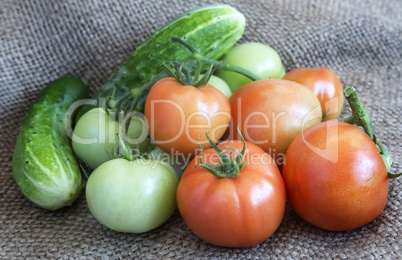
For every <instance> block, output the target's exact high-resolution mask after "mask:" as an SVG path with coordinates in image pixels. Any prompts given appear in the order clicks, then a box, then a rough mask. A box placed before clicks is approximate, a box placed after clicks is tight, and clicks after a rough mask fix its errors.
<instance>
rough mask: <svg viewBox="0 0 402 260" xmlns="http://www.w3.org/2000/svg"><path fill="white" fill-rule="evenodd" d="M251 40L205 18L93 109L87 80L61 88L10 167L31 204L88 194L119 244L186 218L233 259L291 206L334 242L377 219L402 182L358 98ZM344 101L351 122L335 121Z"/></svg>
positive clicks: (224, 9) (206, 14)
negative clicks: (120, 236) (126, 235)
mask: <svg viewBox="0 0 402 260" xmlns="http://www.w3.org/2000/svg"><path fill="white" fill-rule="evenodd" d="M244 29H245V18H244V16H243V15H242V14H241V13H240V12H238V11H237V10H235V9H234V8H232V7H230V6H228V5H211V6H204V7H200V8H197V9H194V10H190V11H188V12H186V13H183V14H182V15H180V16H178V17H177V18H176V19H174V20H173V21H171V22H170V23H168V24H167V25H165V26H164V27H163V28H161V29H159V30H158V31H157V32H156V33H155V34H154V35H153V36H152V37H151V38H150V39H148V40H147V41H146V42H145V43H143V44H142V45H141V46H140V47H138V48H137V50H136V51H135V52H134V53H133V54H132V55H131V56H130V57H129V58H128V60H127V61H126V62H125V63H124V64H123V65H122V66H121V68H120V69H119V70H118V71H117V72H116V73H114V74H113V75H112V76H111V78H110V80H109V81H108V82H107V83H106V84H105V85H104V86H102V87H101V88H100V89H99V91H98V92H97V93H96V94H95V96H94V97H92V99H90V100H88V99H85V98H86V97H87V95H88V94H87V93H88V90H87V82H85V81H82V80H80V79H77V78H74V77H71V76H67V77H63V78H60V79H57V80H55V81H54V82H52V83H50V84H49V85H48V86H47V87H46V88H45V89H44V90H43V91H42V92H41V93H40V94H39V96H38V97H37V100H36V101H35V102H34V104H33V105H32V106H31V108H30V109H29V112H28V113H27V115H26V118H25V120H24V122H23V123H22V126H21V128H20V134H19V136H18V138H17V143H16V148H15V151H14V154H13V160H12V166H13V178H14V180H15V181H16V183H17V184H18V186H19V187H20V189H21V191H22V192H23V194H24V195H25V196H26V197H27V198H28V199H29V200H30V201H32V202H33V203H34V204H36V205H37V206H39V207H42V208H44V209H49V210H57V209H59V208H62V207H65V206H69V205H71V204H72V203H73V202H74V200H75V199H76V198H77V197H78V196H79V194H80V192H81V190H82V189H85V194H86V201H87V203H88V207H89V210H90V212H91V213H92V214H93V216H94V217H95V218H96V219H97V220H98V221H99V222H100V223H102V224H103V225H105V226H106V227H108V228H110V229H113V230H116V231H120V232H132V233H141V232H147V231H150V230H152V229H155V228H157V227H159V226H160V225H162V224H163V223H165V222H166V221H167V220H168V219H169V218H170V217H171V215H172V214H173V212H174V211H175V210H176V209H177V208H178V210H179V212H180V214H181V216H182V217H183V219H184V221H185V223H186V224H187V225H188V227H189V228H190V229H191V230H192V231H193V232H194V233H195V234H196V235H197V236H198V237H200V238H201V239H203V240H205V241H207V242H209V243H212V244H215V245H219V246H228V247H249V246H253V245H256V244H258V243H261V242H263V241H265V240H266V239H267V238H268V237H270V236H271V235H272V234H273V233H274V232H275V231H276V229H277V228H278V226H279V225H280V223H281V221H282V219H283V217H284V212H285V205H286V201H288V202H289V203H290V205H291V207H292V208H293V209H294V211H295V212H296V213H297V214H298V215H299V216H300V217H301V218H303V219H304V220H305V221H307V222H309V223H311V224H312V225H315V226H317V227H320V228H323V229H327V230H333V231H343V230H350V229H354V228H357V227H360V226H363V225H365V224H367V223H369V222H371V221H372V220H374V219H375V218H376V217H377V216H378V215H379V214H380V213H381V212H382V211H383V209H384V207H385V205H386V203H387V195H388V183H389V179H390V178H395V177H398V176H399V175H401V174H393V173H391V165H392V163H393V161H392V157H391V155H390V154H389V152H388V151H387V149H386V147H385V146H384V145H383V144H381V143H380V142H378V140H377V138H376V136H375V134H374V133H373V129H372V125H371V122H370V119H369V117H368V114H367V112H366V110H365V109H364V107H363V105H362V104H361V103H360V101H359V99H358V96H357V93H356V90H355V89H354V88H353V87H347V88H345V89H344V90H343V88H342V84H341V81H340V80H339V78H338V77H337V76H336V74H335V73H334V72H333V71H331V70H330V69H327V68H317V69H315V68H298V69H295V70H292V71H289V72H287V73H286V71H285V68H284V66H283V64H282V61H281V58H280V56H279V55H278V53H277V52H276V51H275V50H274V49H273V48H271V47H270V46H268V45H266V44H263V43H257V42H249V43H243V44H237V45H236V46H234V45H235V44H236V42H237V41H238V40H239V39H240V38H241V36H242V34H243V32H244ZM344 96H345V97H346V99H347V101H348V103H349V106H350V111H351V115H350V117H347V118H344V119H338V117H339V115H340V114H341V111H342V107H343V102H344ZM80 169H81V170H82V171H83V173H85V174H84V175H85V176H86V178H87V180H86V181H84V180H83V179H84V177H81V170H80ZM85 169H87V170H85ZM88 169H91V170H92V173H90V175H89V177H88V176H87V175H88V173H87V172H88Z"/></svg>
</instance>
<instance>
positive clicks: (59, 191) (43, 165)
mask: <svg viewBox="0 0 402 260" xmlns="http://www.w3.org/2000/svg"><path fill="white" fill-rule="evenodd" d="M87 95H88V88H87V86H86V84H85V83H84V82H82V81H81V80H79V79H77V78H74V77H70V76H66V77H63V78H60V79H57V80H55V81H53V82H51V83H50V84H49V85H48V86H47V87H46V88H45V89H44V90H43V91H42V92H41V93H40V94H39V95H38V97H37V99H36V101H35V102H34V103H33V104H32V106H31V107H30V109H29V111H28V113H27V114H26V116H25V119H24V121H23V123H22V125H21V127H20V133H19V135H18V137H17V142H16V146H15V150H14V153H13V157H12V169H13V174H12V177H13V179H14V180H15V181H16V183H17V184H18V186H19V188H20V189H21V191H22V193H23V194H24V195H25V196H26V197H27V198H28V199H29V200H30V201H32V202H33V203H34V204H36V205H37V206H39V207H41V208H44V209H49V210H56V209H59V208H61V207H64V206H69V205H71V204H72V203H73V201H74V200H75V199H76V198H77V196H78V195H79V192H80V190H81V188H82V180H81V173H80V170H79V167H78V164H77V161H76V160H75V157H74V154H73V151H72V148H71V140H70V137H69V136H68V134H67V131H66V127H65V124H67V123H69V122H67V121H68V120H65V118H66V116H68V115H67V114H66V113H67V110H68V108H69V106H70V105H71V104H72V103H74V102H75V101H77V100H79V99H82V98H85V97H87Z"/></svg>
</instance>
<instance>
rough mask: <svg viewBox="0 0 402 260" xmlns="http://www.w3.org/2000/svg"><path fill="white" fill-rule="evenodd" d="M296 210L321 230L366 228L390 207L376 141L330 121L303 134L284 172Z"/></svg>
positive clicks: (292, 146)
mask: <svg viewBox="0 0 402 260" xmlns="http://www.w3.org/2000/svg"><path fill="white" fill-rule="evenodd" d="M282 174H283V178H284V181H285V185H286V191H287V197H288V201H289V203H290V205H291V206H292V208H293V209H294V211H295V212H296V213H297V214H298V215H299V216H300V217H301V218H303V219H304V220H306V221H307V222H309V223H311V224H312V225H315V226H317V227H320V228H323V229H327V230H333V231H343V230H350V229H354V228H357V227H361V226H363V225H365V224H367V223H369V222H371V221H372V220H374V219H375V218H376V217H377V216H378V215H379V214H380V213H381V212H382V210H383V209H384V207H385V205H386V203H387V197H388V174H387V169H386V166H385V164H384V161H383V159H382V158H381V155H380V153H379V150H378V149H377V147H376V145H375V144H374V142H373V141H372V140H371V139H370V137H369V136H368V135H367V134H366V133H365V132H364V131H362V130H361V129H360V128H358V127H356V126H354V125H350V124H347V123H342V122H337V121H327V122H323V123H320V124H317V125H314V126H312V127H311V128H309V129H307V130H306V131H305V132H304V133H303V134H300V135H299V136H298V137H297V138H296V139H295V140H294V141H293V142H292V144H291V145H290V147H289V149H288V151H287V153H286V163H285V164H284V166H283V169H282Z"/></svg>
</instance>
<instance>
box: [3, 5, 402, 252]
mask: <svg viewBox="0 0 402 260" xmlns="http://www.w3.org/2000/svg"><path fill="white" fill-rule="evenodd" d="M118 2H120V3H118ZM212 2H214V1H196V0H186V1H153V0H152V1H134V0H132V1H112V0H107V1H96V0H86V1H73V0H70V1H45V0H44V1H41V0H31V1H29V0H25V1H24V0H1V2H0V3H1V9H0V106H1V113H0V117H1V119H0V125H1V128H0V135H1V137H0V140H1V148H0V156H1V158H0V167H1V170H0V258H3V259H12V258H149V259H159V258H208V259H209V258H233V259H238V258H247V259H248V258H252V259H255V258H263V259H265V258H293V259H298V258H335V259H339V258H342V259H344V258H364V259H366V258H367V259H376V258H379V257H385V258H389V259H396V258H400V257H401V256H402V239H401V236H402V224H401V221H402V214H401V209H402V205H401V201H402V187H401V185H400V184H401V180H398V179H396V180H391V181H390V192H389V201H388V204H387V206H386V208H385V210H384V212H383V213H382V214H381V215H380V216H379V217H378V218H377V219H376V220H375V221H373V222H372V223H370V224H368V225H366V226H364V227H362V228H359V229H356V230H353V231H349V232H328V231H324V230H321V229H318V228H315V227H313V226H311V225H309V224H307V223H305V222H304V221H302V220H301V219H300V218H299V217H298V216H297V215H296V214H295V213H294V212H293V211H292V210H291V209H290V208H289V207H288V208H287V210H286V213H285V217H284V220H283V222H282V224H281V226H280V227H279V229H278V230H277V232H276V233H275V234H274V235H273V236H272V237H271V238H269V239H268V240H266V241H265V242H264V243H261V244H259V245H257V246H255V247H252V248H247V249H232V248H220V247H215V246H212V245H210V244H207V243H205V242H203V241H201V240H200V239H198V238H197V237H196V236H195V235H194V234H192V232H191V231H190V230H189V229H188V228H187V226H186V225H185V223H184V222H183V220H182V219H181V217H180V214H179V213H178V212H176V213H175V214H174V215H173V216H172V217H171V218H170V220H169V221H168V222H167V223H166V224H164V225H163V226H162V227H160V228H158V229H156V230H154V231H151V232H148V233H145V234H124V233H118V232H114V231H111V230H109V229H107V228H105V227H104V226H102V225H101V224H99V223H98V222H97V221H96V220H95V219H94V217H92V215H91V214H90V212H89V210H88V208H87V205H86V202H85V196H84V194H82V195H81V196H80V197H79V198H78V200H77V201H76V203H75V204H74V205H73V206H71V207H68V208H64V209H61V210H58V211H56V212H50V211H45V210H42V209H39V208H37V207H35V206H34V205H32V204H31V203H29V202H28V201H27V200H26V199H25V198H24V197H23V195H22V193H21V192H20V191H19V189H18V187H17V185H16V184H15V183H14V181H13V180H12V178H11V155H12V152H13V149H14V145H15V139H16V136H17V134H18V127H19V125H20V124H21V122H22V120H23V117H24V114H25V113H26V112H27V109H28V107H29V105H30V103H31V102H32V101H33V100H34V99H35V96H36V94H37V93H38V92H39V91H40V89H41V88H43V87H44V86H45V84H46V83H48V82H50V81H52V80H54V79H56V78H57V77H60V76H63V75H65V74H73V75H75V76H79V77H83V76H84V74H86V73H89V74H90V75H91V81H90V87H91V91H92V93H93V92H94V91H95V90H96V89H97V88H98V87H99V86H100V85H101V84H102V83H104V82H106V80H107V79H108V77H109V75H110V74H111V73H112V72H113V71H115V70H116V69H117V68H118V67H119V65H120V64H121V63H122V62H123V61H124V60H125V59H126V58H127V57H128V56H129V54H130V53H131V52H132V51H133V50H134V49H135V47H136V46H138V45H140V44H141V43H142V42H143V41H144V40H145V39H146V38H147V37H149V36H150V35H151V34H152V33H153V32H154V31H155V30H156V29H157V28H159V27H161V26H163V25H164V24H165V23H166V22H168V21H169V20H171V19H172V18H174V17H175V16H176V15H178V14H179V13H181V12H183V11H186V10H188V9H190V8H193V7H195V6H200V5H204V4H209V3H212ZM224 2H225V3H228V4H231V5H232V6H234V7H236V8H238V10H240V11H241V12H243V13H244V14H245V15H246V18H247V27H246V31H245V33H244V37H243V38H242V39H241V42H245V41H261V42H264V43H267V44H269V45H271V46H273V47H274V48H275V49H276V50H277V51H278V52H279V53H280V55H281V57H282V59H283V61H284V64H285V67H286V69H287V70H290V69H292V68H295V67H300V66H311V67H318V66H326V67H329V68H331V69H333V70H334V71H335V72H336V73H337V74H338V75H339V77H340V79H341V81H342V83H343V84H344V86H346V85H348V84H353V85H355V86H356V87H357V89H358V91H359V93H360V97H361V100H362V102H363V103H364V104H365V105H366V108H367V110H368V112H369V113H370V115H371V118H372V120H373V124H374V129H375V133H376V134H377V136H378V137H379V138H380V139H381V140H382V141H383V142H384V143H385V144H386V145H388V147H389V150H390V152H391V153H392V154H393V155H394V159H395V167H394V169H395V171H399V172H400V171H401V170H402V167H401V161H402V157H401V155H400V154H401V148H402V145H401V143H402V137H401V129H402V124H401V121H399V119H400V118H401V117H402V112H401V105H402V87H401V73H402V13H401V10H402V1H400V0H387V1H376V0H361V1H336V0H333V1H318V0H317V1H312V0H311V1H310V0H303V1H291V0H271V1H262V0H261V1H252V0H250V1H224Z"/></svg>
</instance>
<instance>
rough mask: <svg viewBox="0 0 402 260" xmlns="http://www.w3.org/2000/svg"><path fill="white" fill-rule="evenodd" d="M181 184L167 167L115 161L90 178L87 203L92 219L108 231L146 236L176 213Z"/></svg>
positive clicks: (138, 161)
mask: <svg viewBox="0 0 402 260" xmlns="http://www.w3.org/2000/svg"><path fill="white" fill-rule="evenodd" d="M178 183H179V178H178V176H177V174H176V172H175V171H174V170H173V168H172V167H171V166H170V165H168V164H163V163H159V162H157V161H152V160H146V159H138V160H134V161H128V160H126V159H122V158H119V159H113V160H110V161H107V162H105V163H103V164H102V165H100V166H99V167H98V168H96V169H95V170H94V171H93V173H92V174H91V175H90V176H89V179H88V183H87V186H86V200H87V203H88V207H89V210H90V211H91V213H92V215H93V216H94V217H95V218H96V219H97V220H98V221H99V222H100V223H102V224H103V225H105V226H106V227H108V228H110V229H112V230H115V231H119V232H130V233H143V232H147V231H150V230H152V229H155V228H157V227H159V226H160V225H162V224H163V223H165V222H166V221H167V220H168V219H169V218H170V216H171V215H172V214H173V212H174V211H175V210H176V207H177V206H176V189H177V185H178Z"/></svg>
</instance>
